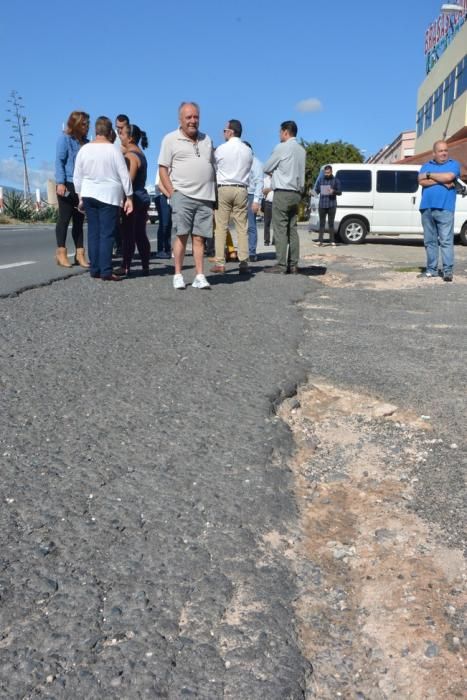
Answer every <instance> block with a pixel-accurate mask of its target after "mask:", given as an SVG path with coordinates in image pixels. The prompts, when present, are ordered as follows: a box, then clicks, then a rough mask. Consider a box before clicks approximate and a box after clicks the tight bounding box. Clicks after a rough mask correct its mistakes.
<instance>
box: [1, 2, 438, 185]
mask: <svg viewBox="0 0 467 700" xmlns="http://www.w3.org/2000/svg"><path fill="white" fill-rule="evenodd" d="M440 6H441V2H439V1H438V0H373V1H370V0H360V1H359V0H357V1H356V2H350V1H348V0H330V1H329V2H322V3H321V2H318V1H317V0H296V2H290V3H287V2H277V1H275V0H271V2H265V1H261V0H248V1H247V0H233V1H232V0H231V1H230V2H220V1H219V0H205V1H204V2H203V0H200V1H199V2H197V3H194V2H186V0H179V1H178V2H164V3H163V2H160V0H140V2H122V1H121V0H114V2H111V3H99V2H89V0H82V1H81V2H78V3H74V4H66V3H63V2H60V3H59V2H57V0H43V2H32V1H31V0H30V1H29V2H26V3H20V2H7V3H6V4H5V6H4V7H3V8H2V16H1V20H0V22H1V25H0V65H1V69H2V79H1V83H0V84H1V87H0V116H1V119H0V184H3V185H17V186H18V185H19V186H21V185H22V176H21V172H22V171H21V169H20V168H18V167H17V166H14V165H13V164H12V162H11V153H12V152H11V149H8V143H10V141H9V136H10V133H11V130H10V128H9V125H8V124H6V123H5V121H4V118H5V117H6V116H7V114H6V107H7V106H8V105H7V99H8V97H9V94H10V92H11V90H13V89H15V90H17V91H18V92H19V93H20V95H21V96H22V97H23V101H24V104H25V108H26V114H27V116H28V117H29V120H30V123H31V131H32V132H33V137H32V144H31V148H30V155H31V156H33V157H34V158H33V160H31V161H30V168H31V174H32V178H31V180H32V185H33V186H37V183H38V182H41V183H42V185H43V186H44V185H45V180H46V177H47V172H49V173H50V171H53V162H54V158H55V145H56V140H57V138H58V136H59V134H60V130H61V126H62V124H63V122H64V121H66V119H67V117H68V115H69V113H70V112H71V111H72V110H73V109H83V110H85V111H87V112H89V113H90V114H91V120H94V119H95V118H96V117H97V116H99V115H100V114H105V115H107V116H109V117H110V118H111V119H112V120H113V119H114V117H115V116H116V114H118V113H119V112H124V113H127V114H128V115H129V116H130V118H131V120H132V121H133V122H134V123H136V124H138V125H139V126H140V127H141V128H142V129H144V130H146V131H147V133H148V137H149V141H150V147H149V149H148V151H147V155H148V160H149V181H150V182H153V181H154V174H155V168H156V160H157V155H158V152H159V145H160V140H161V137H162V136H163V135H164V134H165V133H166V132H167V131H170V130H172V129H174V128H176V126H177V107H178V105H179V103H180V102H181V101H182V100H194V101H197V102H198V103H199V104H200V106H201V130H202V131H205V132H207V133H208V134H209V135H210V136H211V137H212V139H213V141H214V143H215V144H218V143H220V142H221V140H222V127H223V125H224V122H225V121H226V120H227V119H229V118H237V119H240V120H241V121H242V123H243V126H244V134H243V136H244V138H245V139H246V140H248V141H250V142H251V143H252V145H253V147H254V150H255V152H256V154H257V155H258V157H259V158H260V159H261V160H265V159H266V158H267V157H268V155H269V153H270V151H271V149H272V148H273V146H274V145H275V144H276V143H277V141H278V127H279V124H280V122H281V121H283V120H285V119H294V120H295V121H296V122H297V124H298V127H299V136H301V137H303V138H304V139H305V140H307V141H314V140H318V141H323V140H325V139H327V140H329V141H334V140H337V139H342V140H344V141H348V142H350V143H353V144H355V145H356V146H357V147H358V148H360V149H362V150H363V151H364V153H365V155H370V154H371V153H373V152H375V151H377V150H378V149H379V148H380V147H381V146H383V145H385V144H386V143H390V142H391V141H392V140H393V138H395V136H397V134H398V133H399V132H400V131H403V130H406V129H412V128H414V125H415V112H416V96H417V88H418V86H419V84H420V83H421V81H422V80H423V77H424V71H425V61H424V35H425V30H426V28H427V27H428V25H429V24H430V23H431V22H432V21H433V20H434V19H435V18H436V17H437V16H438V14H439V10H440ZM305 100H310V101H311V102H310V104H311V105H313V104H314V105H315V106H317V105H318V106H321V108H320V109H319V110H318V111H305V112H303V111H300V110H299V109H298V107H297V105H298V104H299V103H300V102H302V101H305Z"/></svg>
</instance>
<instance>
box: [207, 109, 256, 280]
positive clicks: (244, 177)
mask: <svg viewBox="0 0 467 700" xmlns="http://www.w3.org/2000/svg"><path fill="white" fill-rule="evenodd" d="M241 135H242V125H241V122H239V121H238V119H229V121H228V122H227V124H226V125H225V128H224V139H225V143H223V144H222V145H221V146H218V147H217V148H216V152H215V154H214V155H215V160H216V170H217V210H216V235H215V242H216V264H215V265H214V267H212V268H211V272H217V273H220V274H222V273H224V272H225V242H226V238H227V233H228V231H229V221H230V219H231V218H232V220H233V222H234V224H235V230H236V232H237V243H238V259H239V261H240V266H239V272H240V274H241V275H242V274H248V272H249V267H248V257H249V254H248V180H249V177H250V170H251V165H252V163H253V154H252V152H251V148H250V147H248V146H247V145H246V144H245V143H243V141H240V136H241Z"/></svg>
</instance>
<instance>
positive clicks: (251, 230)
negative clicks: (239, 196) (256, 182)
mask: <svg viewBox="0 0 467 700" xmlns="http://www.w3.org/2000/svg"><path fill="white" fill-rule="evenodd" d="M253 199H254V194H249V195H248V255H256V245H257V243H258V231H257V229H256V214H254V213H253V211H252V210H251V205H252V204H253Z"/></svg>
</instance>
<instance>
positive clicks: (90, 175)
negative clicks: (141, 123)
mask: <svg viewBox="0 0 467 700" xmlns="http://www.w3.org/2000/svg"><path fill="white" fill-rule="evenodd" d="M95 134H96V137H95V139H94V141H91V142H90V143H88V144H86V145H85V146H83V147H82V148H81V149H80V151H79V152H78V155H77V156H76V162H75V170H74V173H73V182H74V185H75V190H76V192H77V194H78V195H79V202H80V208H84V211H85V212H86V217H87V221H88V250H89V261H90V264H91V267H90V273H91V277H95V278H100V279H102V280H109V281H115V282H116V281H120V280H121V279H122V278H121V277H119V276H118V275H115V274H114V273H113V272H112V248H113V244H114V232H115V228H116V226H117V219H118V214H119V208H120V206H121V203H122V200H123V209H124V212H125V214H131V212H132V211H133V201H132V194H133V189H132V185H131V180H130V177H129V174H128V170H127V167H126V164H125V160H124V158H123V155H122V154H121V153H120V152H119V151H118V150H117V149H116V148H115V146H114V145H112V143H111V141H110V139H111V134H112V122H111V121H110V119H108V117H99V118H98V119H97V121H96V126H95Z"/></svg>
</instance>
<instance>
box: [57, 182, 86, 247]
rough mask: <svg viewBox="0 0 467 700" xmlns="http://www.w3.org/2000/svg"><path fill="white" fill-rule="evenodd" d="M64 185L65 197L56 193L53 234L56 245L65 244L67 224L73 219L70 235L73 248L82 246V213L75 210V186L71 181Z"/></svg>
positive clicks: (76, 200) (76, 201)
mask: <svg viewBox="0 0 467 700" xmlns="http://www.w3.org/2000/svg"><path fill="white" fill-rule="evenodd" d="M65 187H66V188H67V191H68V193H69V194H68V196H67V197H62V196H60V195H57V200H58V221H57V225H56V226H55V235H56V237H57V247H58V248H64V247H65V246H66V235H67V232H68V225H69V223H70V221H73V223H72V227H71V235H72V237H73V242H74V244H75V248H83V247H84V244H83V241H84V236H83V223H84V214H82V213H81V212H80V211H78V210H77V208H76V207H77V206H78V201H79V200H78V195H77V194H76V192H75V186H74V184H73V183H72V182H65Z"/></svg>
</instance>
